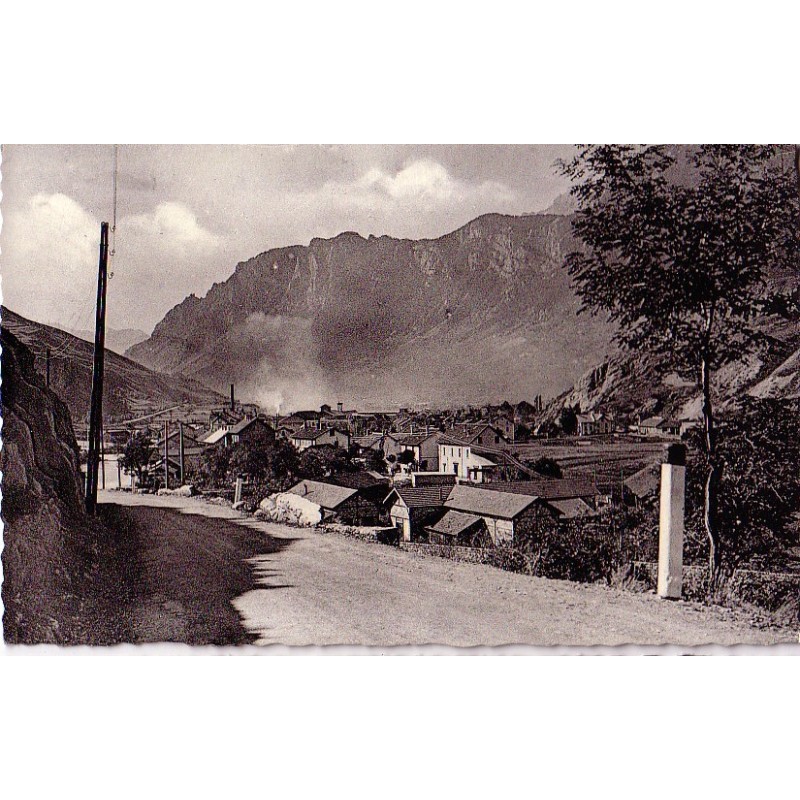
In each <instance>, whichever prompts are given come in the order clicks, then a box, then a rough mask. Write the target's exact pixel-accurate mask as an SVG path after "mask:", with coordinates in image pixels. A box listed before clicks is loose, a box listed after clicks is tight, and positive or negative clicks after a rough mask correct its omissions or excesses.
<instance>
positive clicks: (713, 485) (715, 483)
mask: <svg viewBox="0 0 800 800" xmlns="http://www.w3.org/2000/svg"><path fill="white" fill-rule="evenodd" d="M700 371H701V382H702V390H703V431H704V434H705V449H706V465H707V470H708V471H707V475H706V485H705V497H704V501H705V509H704V510H705V514H704V522H705V528H706V534H707V536H708V593H709V595H711V594H712V593H713V591H714V588H715V587H716V584H717V579H718V577H719V568H720V563H721V555H722V553H721V551H720V541H719V531H718V530H717V495H718V487H719V478H720V472H721V468H720V465H719V464H718V463H717V460H716V430H715V427H714V412H713V408H712V405H711V367H710V365H709V360H708V357H707V356H706V355H703V356H702V359H701V366H700Z"/></svg>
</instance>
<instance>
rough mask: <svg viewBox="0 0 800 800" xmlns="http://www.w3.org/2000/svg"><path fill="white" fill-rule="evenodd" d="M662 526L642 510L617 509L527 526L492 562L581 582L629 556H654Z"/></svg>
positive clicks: (608, 573)
mask: <svg viewBox="0 0 800 800" xmlns="http://www.w3.org/2000/svg"><path fill="white" fill-rule="evenodd" d="M657 552H658V528H657V526H656V528H655V530H654V529H653V528H652V526H651V522H650V521H649V519H648V518H646V517H645V516H643V515H642V514H640V513H639V512H632V511H626V512H622V513H620V512H619V511H617V512H616V516H614V515H611V514H608V515H605V516H603V517H601V518H600V519H592V520H574V521H568V522H561V523H556V524H553V525H549V526H540V527H537V528H536V529H534V530H530V531H527V532H522V533H521V534H520V535H519V536H518V537H517V542H516V543H515V544H514V545H513V546H511V545H508V544H500V545H498V546H497V547H495V548H494V550H493V551H492V554H491V556H490V559H491V562H490V563H491V564H492V565H493V566H495V567H499V568H500V569H505V570H509V571H511V572H522V573H525V574H526V575H536V576H538V577H541V578H555V579H560V580H567V581H577V582H579V583H594V582H596V581H604V582H605V583H608V584H610V583H611V581H612V578H613V577H614V573H615V572H616V571H617V570H618V569H619V567H620V566H622V565H623V564H627V563H629V562H630V561H638V560H652V559H653V558H654V557H657Z"/></svg>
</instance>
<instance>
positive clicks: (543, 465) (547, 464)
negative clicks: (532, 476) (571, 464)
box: [529, 456, 564, 478]
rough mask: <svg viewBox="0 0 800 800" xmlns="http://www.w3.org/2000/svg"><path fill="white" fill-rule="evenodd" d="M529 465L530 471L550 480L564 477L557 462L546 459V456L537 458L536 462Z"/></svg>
mask: <svg viewBox="0 0 800 800" xmlns="http://www.w3.org/2000/svg"><path fill="white" fill-rule="evenodd" d="M529 464H530V467H531V469H533V470H534V471H535V472H538V473H539V475H546V476H548V477H550V478H562V477H564V476H563V473H562V472H561V467H560V466H559V464H558V461H555V460H554V459H552V458H548V457H547V456H542V457H541V458H537V459H536V461H531V462H529Z"/></svg>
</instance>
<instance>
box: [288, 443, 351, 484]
mask: <svg viewBox="0 0 800 800" xmlns="http://www.w3.org/2000/svg"><path fill="white" fill-rule="evenodd" d="M352 471H354V469H353V464H352V462H351V461H350V459H349V458H348V456H347V452H346V451H345V450H342V448H341V447H334V446H332V445H324V446H322V447H309V448H308V449H307V450H303V452H302V453H300V460H299V464H298V474H299V477H301V478H308V479H310V480H320V479H322V478H327V477H330V476H331V475H333V474H334V473H335V472H352Z"/></svg>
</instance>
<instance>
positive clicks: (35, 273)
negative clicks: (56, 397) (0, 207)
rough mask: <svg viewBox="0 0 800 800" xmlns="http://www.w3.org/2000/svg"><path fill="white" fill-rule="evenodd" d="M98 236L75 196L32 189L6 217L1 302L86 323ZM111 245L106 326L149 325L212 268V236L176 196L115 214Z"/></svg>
mask: <svg viewBox="0 0 800 800" xmlns="http://www.w3.org/2000/svg"><path fill="white" fill-rule="evenodd" d="M99 244H100V221H99V220H98V219H96V218H95V216H94V215H93V214H91V213H89V212H88V211H87V210H86V209H85V208H84V207H83V206H82V205H81V204H80V203H78V202H77V201H76V200H74V199H73V198H71V197H69V196H67V195H66V194H62V193H58V192H57V193H53V194H45V193H38V194H35V195H34V196H33V197H31V198H30V199H28V200H27V202H25V203H23V204H22V206H21V207H19V208H17V209H14V210H11V211H9V212H8V213H7V216H6V219H5V223H4V228H3V239H2V246H3V298H4V302H5V303H7V304H8V306H9V307H10V308H12V309H13V310H15V311H18V312H19V313H21V314H23V315H26V316H30V317H32V318H34V319H37V320H41V321H44V322H50V321H53V322H55V321H58V323H59V324H60V325H62V326H64V327H68V328H71V329H77V328H80V329H85V328H88V327H90V326H91V324H92V320H93V313H94V306H95V297H96V285H97V262H98V257H99ZM115 245H116V255H115V257H114V258H113V260H112V262H111V270H112V273H113V278H112V280H111V281H110V282H109V289H108V302H109V325H110V326H111V327H117V328H121V327H136V328H145V329H146V328H148V327H150V326H151V325H153V324H154V323H155V322H157V321H158V320H159V319H160V318H161V317H162V316H163V314H164V312H165V311H166V310H167V309H168V308H170V307H171V306H172V305H174V304H175V303H178V302H180V301H181V300H182V299H183V298H184V297H185V296H186V295H187V294H189V293H191V292H192V291H196V290H197V287H198V283H201V284H202V283H206V284H208V283H210V276H214V277H215V276H216V274H217V273H216V270H218V269H219V264H218V261H219V258H218V251H219V247H220V240H219V237H217V236H216V235H215V234H213V233H212V232H211V231H209V230H207V229H205V228H204V227H203V226H202V225H201V224H200V223H199V221H198V218H197V215H196V214H195V213H194V212H193V211H192V209H191V208H189V207H188V206H187V205H186V204H184V203H180V202H172V201H170V202H163V203H160V204H158V205H157V206H156V207H155V208H154V209H152V210H151V211H148V212H146V213H141V214H133V215H128V216H124V217H122V218H121V219H119V220H118V221H117V231H116V239H115ZM225 266H226V267H227V264H225Z"/></svg>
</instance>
